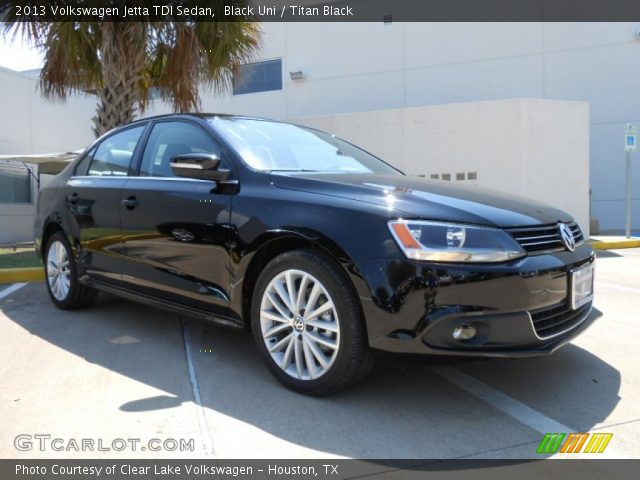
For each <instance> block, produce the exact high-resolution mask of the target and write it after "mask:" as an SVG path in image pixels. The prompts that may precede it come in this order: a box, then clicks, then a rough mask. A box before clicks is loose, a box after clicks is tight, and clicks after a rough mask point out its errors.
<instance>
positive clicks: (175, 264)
mask: <svg viewBox="0 0 640 480" xmlns="http://www.w3.org/2000/svg"><path fill="white" fill-rule="evenodd" d="M196 152H200V153H211V154H215V155H217V156H218V157H219V158H220V159H221V164H220V168H227V169H228V168H230V165H229V163H228V161H227V160H226V159H225V156H224V153H223V152H222V151H221V148H220V145H219V144H218V143H217V142H216V141H215V140H214V139H213V138H212V136H211V135H210V134H209V133H208V132H207V131H205V130H204V129H203V128H202V127H200V126H199V125H197V124H195V123H190V122H187V121H176V120H171V121H157V122H156V123H155V124H154V125H153V127H152V129H151V131H150V133H149V135H148V138H147V141H146V145H145V148H144V151H143V153H142V157H141V160H140V167H139V174H138V175H137V176H135V177H131V178H130V179H129V181H128V182H127V184H126V186H125V189H124V192H123V199H124V200H123V201H124V202H128V203H127V204H126V205H124V206H123V207H122V233H123V245H124V264H123V281H125V282H127V284H128V288H130V289H133V290H136V291H138V292H139V293H142V294H146V295H151V296H154V297H157V298H160V299H162V300H168V301H171V302H175V303H180V304H185V305H188V306H192V307H196V308H201V309H207V310H208V311H213V312H217V313H219V314H224V313H228V306H229V296H228V290H229V269H228V263H229V255H228V246H227V243H228V239H229V231H228V225H229V220H230V210H231V194H229V193H222V192H221V189H219V188H217V187H218V184H216V182H213V181H209V180H198V179H190V178H179V177H176V176H174V174H173V172H172V170H171V166H170V160H171V157H173V156H174V155H177V154H180V153H196ZM227 183H229V182H227Z"/></svg>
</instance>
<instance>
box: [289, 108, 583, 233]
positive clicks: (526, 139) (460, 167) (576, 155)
mask: <svg viewBox="0 0 640 480" xmlns="http://www.w3.org/2000/svg"><path fill="white" fill-rule="evenodd" d="M295 120H296V122H297V123H300V124H303V125H307V126H310V127H315V128H319V129H321V130H327V131H330V132H335V133H336V135H338V136H341V137H345V138H349V139H352V140H353V141H354V142H355V143H356V144H359V145H362V146H363V147H364V148H366V149H367V150H369V151H370V152H371V153H374V154H376V155H378V156H380V157H382V158H383V159H386V160H388V161H389V162H390V163H393V164H394V165H396V166H397V167H398V168H400V169H401V170H404V171H405V173H407V174H411V175H425V176H426V177H427V178H430V176H431V175H432V174H438V175H439V176H440V178H442V174H450V175H451V182H452V183H458V184H460V185H468V184H469V183H471V184H472V185H477V186H479V187H484V188H489V189H492V190H496V191H498V192H504V193H509V194H515V195H520V196H524V197H528V198H532V199H534V200H537V201H539V202H542V203H546V204H549V205H554V206H556V207H557V208H560V209H562V210H565V211H567V212H569V213H570V214H571V215H572V216H573V217H574V218H576V220H577V221H578V223H579V224H580V227H581V228H582V230H583V232H585V235H588V234H589V106H588V104H587V103H584V102H562V101H554V100H541V99H518V100H498V101H485V102H472V103H458V104H450V105H438V106H432V107H416V108H404V109H396V110H381V111H376V112H364V113H345V114H339V115H327V116H318V117H305V118H299V119H295ZM567 136H569V137H570V138H572V139H573V140H574V142H575V143H570V142H567V141H566V138H567ZM469 172H474V173H476V175H477V180H475V181H473V180H472V181H471V182H470V181H469V180H467V179H466V178H467V176H468V173H469ZM457 173H462V174H464V177H465V179H464V180H460V181H457V180H456V174H457Z"/></svg>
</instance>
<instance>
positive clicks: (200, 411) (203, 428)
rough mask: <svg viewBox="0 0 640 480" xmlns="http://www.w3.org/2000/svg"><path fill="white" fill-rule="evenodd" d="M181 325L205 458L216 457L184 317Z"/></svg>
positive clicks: (187, 326)
mask: <svg viewBox="0 0 640 480" xmlns="http://www.w3.org/2000/svg"><path fill="white" fill-rule="evenodd" d="M180 323H181V325H182V339H183V341H184V351H185V355H186V357H187V369H188V370H189V380H190V381H191V388H192V390H193V400H194V403H195V408H196V413H197V416H198V427H199V430H200V437H201V440H202V444H203V448H204V453H205V457H215V451H214V449H213V443H212V441H211V438H212V437H211V432H210V431H209V424H208V423H207V417H206V413H205V410H204V407H203V406H202V399H201V397H200V387H199V386H198V377H196V371H195V368H194V367H193V358H192V356H191V340H190V338H189V325H188V323H187V321H186V320H185V319H184V318H182V317H180Z"/></svg>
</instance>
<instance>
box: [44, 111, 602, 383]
mask: <svg viewBox="0 0 640 480" xmlns="http://www.w3.org/2000/svg"><path fill="white" fill-rule="evenodd" d="M35 237H36V245H37V247H38V250H39V251H41V252H42V255H43V257H44V263H45V267H46V279H47V281H46V286H47V288H48V291H49V294H50V297H51V300H52V301H53V303H54V304H55V305H56V306H58V307H59V308H62V309H72V308H79V307H84V306H87V305H88V304H89V303H90V302H91V301H92V300H93V299H94V298H95V297H96V295H97V292H98V290H102V291H106V292H110V293H114V294H119V295H121V296H124V297H127V298H130V299H134V300H138V301H142V302H144V303H147V304H149V305H153V306H159V307H165V308H168V309H171V310H174V311H178V312H181V313H182V314H185V315H190V316H196V317H201V318H205V319H209V320H212V321H214V322H218V323H221V324H224V325H229V326H233V327H238V328H247V329H250V330H251V331H252V332H253V336H254V337H255V341H256V344H257V348H258V350H259V352H260V354H261V356H262V357H263V359H264V361H265V362H266V365H267V366H268V368H269V369H270V370H271V372H272V373H273V374H274V375H275V377H276V378H277V379H278V380H280V381H281V382H282V383H284V384H285V385H286V386H287V387H290V388H292V389H294V390H297V391H300V392H304V393H308V394H316V395H319V394H326V393H330V392H335V391H337V390H339V389H341V388H343V387H345V386H346V385H348V384H350V383H352V382H354V381H355V380H357V379H359V378H361V377H363V376H364V375H365V374H366V373H367V372H368V371H369V369H370V368H371V366H372V360H371V354H370V349H380V350H386V351H392V352H411V353H426V354H446V355H483V356H504V357H519V356H533V355H542V354H548V353H551V352H553V351H554V350H556V349H557V348H558V347H559V346H561V345H562V344H564V343H566V342H567V341H568V340H569V339H570V338H572V337H573V336H575V335H576V334H577V333H579V332H580V331H582V330H583V329H585V328H586V327H587V325H589V323H591V322H592V321H593V319H594V318H595V317H596V313H595V311H593V312H592V299H593V266H594V260H595V256H594V252H593V250H592V249H591V247H590V246H589V245H587V244H586V243H585V241H584V237H583V234H582V233H581V231H580V228H579V227H578V225H577V224H576V222H575V221H574V220H573V219H572V218H571V217H570V216H569V215H567V214H566V213H564V212H562V211H559V210H557V209H554V208H550V207H547V206H542V205H538V204H535V203H533V202H530V201H528V200H524V199H519V198H512V197H506V196H504V195H501V194H492V193H489V192H486V191H482V190H480V189H475V188H470V189H459V188H453V187H451V186H449V185H446V184H445V182H439V183H438V182H428V181H425V180H422V179H419V178H411V177H408V176H405V175H404V174H402V173H401V172H399V171H398V170H396V169H395V168H393V167H391V166H390V165H388V164H386V163H384V162H383V161H381V160H380V159H378V158H376V157H374V156H373V155H371V154H369V153H367V152H365V151H363V150H361V149H359V148H357V147H355V146H353V145H351V144H350V143H347V142H345V141H343V140H340V139H338V138H336V137H335V136H333V135H329V134H326V133H323V132H320V131H317V130H312V129H308V128H304V127H299V126H294V125H290V124H286V123H281V122H275V121H269V120H262V119H256V118H247V117H237V116H224V115H169V116H163V117H156V118H150V119H144V120H140V121H136V122H134V123H131V124H129V125H126V126H124V127H121V128H118V129H116V130H113V131H111V132H109V133H108V134H106V135H104V136H103V137H102V138H100V139H98V140H97V141H96V142H95V143H94V144H93V145H92V146H91V147H89V148H88V149H87V150H86V151H85V152H84V153H83V154H82V155H80V157H79V158H78V159H77V160H76V161H75V162H73V163H72V164H71V165H69V166H68V167H67V168H66V169H65V170H64V171H63V172H62V173H60V174H59V175H57V176H56V177H55V178H54V179H52V180H51V181H49V182H48V183H47V184H46V185H44V187H43V188H42V189H41V190H40V196H39V201H38V215H37V219H36V223H35Z"/></svg>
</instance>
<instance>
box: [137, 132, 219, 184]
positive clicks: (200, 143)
mask: <svg viewBox="0 0 640 480" xmlns="http://www.w3.org/2000/svg"><path fill="white" fill-rule="evenodd" d="M220 150H221V149H220V146H219V145H218V143H217V142H215V141H214V140H213V139H212V138H211V137H210V136H209V135H208V134H207V133H206V132H205V131H204V130H203V129H201V128H200V127H197V126H195V125H192V124H190V123H185V122H159V123H156V124H155V125H154V127H153V130H151V134H150V135H149V140H147V145H146V147H145V149H144V153H143V155H142V163H141V164H140V176H143V177H174V176H175V175H174V174H173V172H172V171H171V157H173V156H175V155H178V154H180V153H211V154H214V155H216V156H217V157H218V158H220V157H221V151H220ZM220 168H229V167H228V165H227V164H226V162H223V161H222V160H221V161H220Z"/></svg>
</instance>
